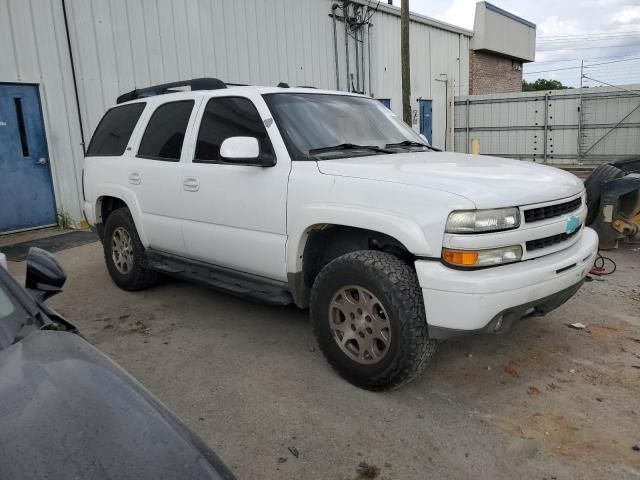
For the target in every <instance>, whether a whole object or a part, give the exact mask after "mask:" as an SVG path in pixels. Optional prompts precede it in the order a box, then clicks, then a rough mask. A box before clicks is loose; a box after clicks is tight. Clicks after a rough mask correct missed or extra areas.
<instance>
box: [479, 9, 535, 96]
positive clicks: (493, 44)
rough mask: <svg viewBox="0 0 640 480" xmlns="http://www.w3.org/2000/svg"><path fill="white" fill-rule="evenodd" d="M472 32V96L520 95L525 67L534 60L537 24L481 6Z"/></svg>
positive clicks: (500, 10)
mask: <svg viewBox="0 0 640 480" xmlns="http://www.w3.org/2000/svg"><path fill="white" fill-rule="evenodd" d="M473 30H474V36H473V38H472V40H471V48H470V50H469V94H470V95H478V94H485V93H503V92H520V91H521V90H522V64H523V63H526V62H533V61H534V60H535V42H536V26H535V24H533V23H531V22H529V21H528V20H525V19H523V18H520V17H517V16H516V15H513V14H512V13H509V12H507V11H505V10H502V9H501V8H498V7H496V6H495V5H492V4H490V3H487V2H480V3H478V4H477V5H476V16H475V21H474V26H473Z"/></svg>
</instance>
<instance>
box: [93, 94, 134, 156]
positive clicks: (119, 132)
mask: <svg viewBox="0 0 640 480" xmlns="http://www.w3.org/2000/svg"><path fill="white" fill-rule="evenodd" d="M145 105H146V103H144V102H140V103H132V104H130V105H123V106H121V107H114V108H112V109H110V110H109V111H107V113H105V114H104V117H102V120H100V123H99V124H98V128H96V131H95V132H94V134H93V138H92V139H91V143H90V144H89V149H88V150H87V156H114V155H122V154H123V153H124V150H125V149H126V148H127V143H129V138H131V134H132V133H133V129H134V128H135V126H136V123H138V119H139V118H140V115H141V114H142V111H143V110H144V107H145Z"/></svg>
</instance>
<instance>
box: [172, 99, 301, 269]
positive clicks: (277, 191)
mask: <svg viewBox="0 0 640 480" xmlns="http://www.w3.org/2000/svg"><path fill="white" fill-rule="evenodd" d="M201 110H202V113H201V114H200V115H199V117H200V120H199V122H198V123H199V125H197V127H196V129H195V130H194V143H195V145H194V147H193V149H192V151H193V153H192V154H191V155H190V161H187V162H186V163H185V165H184V170H183V172H182V216H183V218H184V223H183V230H184V239H185V245H186V250H187V252H188V254H189V256H190V257H191V258H194V259H197V260H202V261H205V262H208V263H211V264H214V265H218V266H222V267H228V268H233V269H236V270H240V271H242V272H246V273H251V274H255V275H259V276H263V277H267V278H271V279H276V280H286V268H285V245H286V199H287V182H288V176H289V171H290V168H291V164H290V161H289V157H288V155H287V154H286V150H285V147H284V144H283V143H282V140H281V138H280V136H279V134H278V133H277V127H276V125H275V124H274V122H273V119H271V116H270V113H269V110H268V108H267V106H266V104H265V103H264V100H262V97H261V96H260V95H257V94H256V95H255V96H254V97H251V98H249V97H245V96H222V95H220V96H215V97H213V98H210V99H208V101H207V102H206V104H205V105H203V108H201ZM238 136H244V137H255V138H257V139H258V143H259V145H260V149H261V153H267V154H271V155H275V156H276V158H277V161H276V165H275V166H272V167H261V166H255V165H242V164H237V163H236V164H233V163H227V162H225V161H224V160H223V159H222V158H220V145H221V144H222V142H223V141H224V140H225V139H227V138H230V137H238Z"/></svg>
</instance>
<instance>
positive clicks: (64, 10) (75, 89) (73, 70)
mask: <svg viewBox="0 0 640 480" xmlns="http://www.w3.org/2000/svg"><path fill="white" fill-rule="evenodd" d="M62 16H63V18H64V31H65V34H66V35H67V48H68V49H69V62H70V63H71V78H72V80H73V93H74V95H75V98H76V110H77V113H78V122H79V123H80V141H81V142H82V154H83V155H84V154H86V153H87V152H86V143H85V140H84V128H83V127H82V112H81V111H80V95H79V94H78V80H77V76H76V67H75V64H74V61H73V49H72V48H71V36H70V35H69V21H68V20H67V18H68V17H67V6H66V4H65V1H64V0H62Z"/></svg>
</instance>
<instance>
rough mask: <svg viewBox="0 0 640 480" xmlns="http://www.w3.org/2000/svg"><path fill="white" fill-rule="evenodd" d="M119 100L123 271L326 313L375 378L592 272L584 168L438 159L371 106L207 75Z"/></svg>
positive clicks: (115, 158) (572, 287) (109, 121)
mask: <svg viewBox="0 0 640 480" xmlns="http://www.w3.org/2000/svg"><path fill="white" fill-rule="evenodd" d="M185 86H190V87H191V90H190V91H182V92H172V90H174V89H175V88H177V87H185ZM118 100H119V102H118V103H119V104H118V105H117V106H115V107H113V108H112V109H110V110H109V111H107V113H106V114H105V115H104V117H103V119H102V121H101V122H100V124H99V125H98V127H97V129H96V131H95V133H94V135H93V139H92V141H91V144H90V146H89V149H88V152H87V157H86V159H85V165H84V173H83V181H84V198H85V204H84V209H85V215H86V218H87V221H88V222H89V223H90V224H91V225H93V226H94V228H95V229H96V230H97V232H98V233H99V235H100V238H101V239H102V243H103V245H104V253H105V259H106V263H107V267H108V269H109V273H110V274H111V277H112V278H113V280H114V282H115V283H116V284H117V285H118V286H119V287H121V288H124V289H127V290H136V289H141V288H145V287H148V286H150V285H153V284H154V282H155V281H156V279H157V277H158V274H159V273H164V274H170V275H174V276H177V277H181V278H185V279H191V280H195V281H198V282H200V283H204V284H206V285H209V286H212V287H215V288H220V289H224V290H227V291H230V292H232V293H235V294H240V295H247V296H250V297H254V298H258V299H261V300H264V301H268V302H272V303H276V304H288V303H295V304H296V305H297V306H299V307H300V308H307V307H309V308H310V316H311V323H312V326H313V331H314V333H315V335H316V337H317V340H318V343H319V345H320V348H321V349H322V351H323V352H324V354H325V356H326V358H327V360H328V361H329V363H330V364H331V365H332V366H333V367H334V368H335V369H336V370H337V371H338V373H339V374H340V375H342V376H343V377H344V378H346V379H347V380H349V381H350V382H352V383H354V384H356V385H359V386H361V387H364V388H368V389H372V390H381V389H386V388H391V387H396V386H399V385H401V384H403V383H406V382H407V381H409V380H411V379H413V378H414V377H416V376H417V375H418V374H419V373H420V371H421V370H423V369H424V368H425V366H426V365H427V364H428V362H429V360H430V359H431V357H432V356H433V354H434V352H435V347H436V341H437V340H438V339H443V338H449V337H451V336H455V335H459V334H469V333H477V332H482V333H500V332H504V331H505V330H507V329H509V328H510V327H511V325H512V323H514V321H516V320H519V319H521V318H523V317H529V316H534V315H543V314H545V313H547V312H548V311H550V310H552V309H553V308H555V307H557V306H559V305H560V304H562V303H563V302H565V301H566V300H567V299H569V298H570V297H571V296H572V295H573V294H574V293H575V292H576V291H577V290H578V289H579V288H580V286H581V284H582V282H583V281H584V278H585V276H586V274H587V273H588V271H589V269H590V268H591V266H592V265H593V260H594V256H595V255H596V251H597V245H598V238H597V235H596V234H595V232H594V231H593V230H591V229H589V228H586V227H584V220H585V217H586V214H587V210H586V206H585V193H584V187H583V185H582V182H581V181H580V180H579V179H578V178H576V177H575V176H573V175H571V174H569V173H566V172H563V171H561V170H557V169H555V168H551V167H547V166H542V165H536V164H533V163H527V162H521V161H514V160H507V159H502V158H493V157H486V156H471V155H465V154H460V153H450V152H440V151H437V149H435V148H432V147H431V146H429V145H428V144H427V142H426V140H425V139H424V138H423V137H421V136H419V135H417V134H416V133H415V132H414V131H413V130H412V129H410V128H409V127H407V126H406V125H405V124H404V123H402V122H401V121H400V120H399V119H398V118H397V117H396V116H395V115H394V114H393V113H392V112H391V111H390V110H388V109H387V108H385V107H384V106H383V105H382V104H381V103H380V102H378V101H376V100H374V99H371V98H367V97H364V96H361V95H355V94H348V93H344V92H334V91H322V90H316V89H312V88H288V87H287V86H286V85H283V86H279V87H248V86H227V85H225V84H224V83H223V82H221V81H219V80H216V79H198V80H195V81H190V82H179V83H175V84H166V85H158V86H154V87H149V88H147V89H143V90H137V91H133V92H129V93H127V94H125V95H123V96H121V97H120V98H119V99H118Z"/></svg>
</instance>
